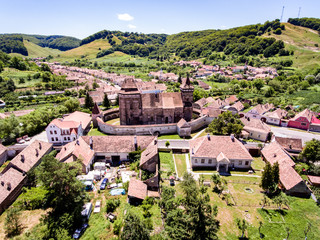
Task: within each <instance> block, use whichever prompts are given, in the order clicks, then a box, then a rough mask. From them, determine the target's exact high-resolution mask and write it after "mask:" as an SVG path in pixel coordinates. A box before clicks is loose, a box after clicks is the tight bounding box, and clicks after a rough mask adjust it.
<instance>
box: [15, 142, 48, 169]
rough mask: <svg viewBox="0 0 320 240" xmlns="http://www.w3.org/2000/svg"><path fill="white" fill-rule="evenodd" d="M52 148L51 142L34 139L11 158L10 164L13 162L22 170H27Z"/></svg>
mask: <svg viewBox="0 0 320 240" xmlns="http://www.w3.org/2000/svg"><path fill="white" fill-rule="evenodd" d="M51 148H52V144H51V143H47V142H42V141H39V140H35V141H34V142H32V143H31V144H30V145H29V146H27V147H26V148H25V149H23V150H22V152H21V153H19V154H18V155H17V156H16V157H15V158H14V159H12V160H11V162H10V165H11V164H13V165H14V166H16V167H17V168H18V169H20V170H21V171H23V172H28V171H29V170H30V169H31V168H33V167H34V166H35V165H37V164H38V163H39V161H40V159H41V158H42V157H43V156H44V155H45V154H47V153H49V152H50V150H51Z"/></svg>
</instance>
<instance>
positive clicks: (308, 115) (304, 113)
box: [290, 109, 314, 122]
mask: <svg viewBox="0 0 320 240" xmlns="http://www.w3.org/2000/svg"><path fill="white" fill-rule="evenodd" d="M313 116H314V112H312V111H310V110H309V109H305V110H303V111H302V112H299V113H298V114H297V115H296V116H295V117H294V118H292V119H290V120H292V121H296V120H297V119H298V118H299V117H305V118H306V119H307V120H308V121H309V122H311V120H312V117H313Z"/></svg>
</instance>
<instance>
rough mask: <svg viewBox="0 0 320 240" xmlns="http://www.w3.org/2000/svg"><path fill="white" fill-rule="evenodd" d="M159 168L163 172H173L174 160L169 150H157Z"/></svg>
mask: <svg viewBox="0 0 320 240" xmlns="http://www.w3.org/2000/svg"><path fill="white" fill-rule="evenodd" d="M159 158H160V169H161V171H163V172H175V169H174V162H173V157H172V153H171V152H159Z"/></svg>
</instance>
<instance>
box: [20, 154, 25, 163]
mask: <svg viewBox="0 0 320 240" xmlns="http://www.w3.org/2000/svg"><path fill="white" fill-rule="evenodd" d="M20 160H21V162H24V155H23V154H21V159H20Z"/></svg>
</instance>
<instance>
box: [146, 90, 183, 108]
mask: <svg viewBox="0 0 320 240" xmlns="http://www.w3.org/2000/svg"><path fill="white" fill-rule="evenodd" d="M141 100H142V108H165V109H168V108H177V107H181V108H182V107H183V103H182V98H181V93H178V92H165V93H145V94H141Z"/></svg>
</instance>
